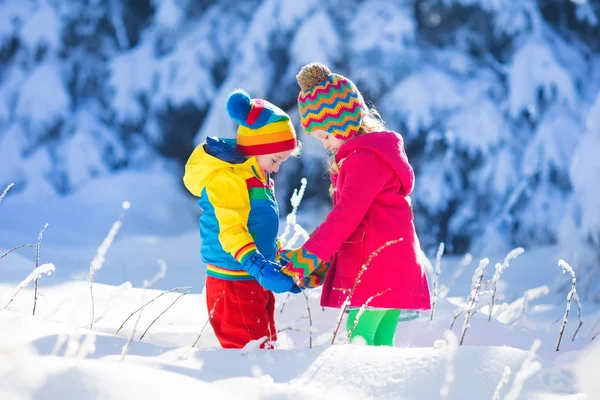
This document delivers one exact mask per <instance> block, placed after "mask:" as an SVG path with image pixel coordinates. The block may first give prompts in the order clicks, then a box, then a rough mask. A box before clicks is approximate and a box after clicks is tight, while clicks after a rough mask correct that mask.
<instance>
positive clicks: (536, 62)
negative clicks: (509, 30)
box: [509, 40, 578, 116]
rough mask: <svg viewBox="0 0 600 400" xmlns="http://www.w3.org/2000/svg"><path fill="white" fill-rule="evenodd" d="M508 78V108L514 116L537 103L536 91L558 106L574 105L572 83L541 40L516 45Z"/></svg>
mask: <svg viewBox="0 0 600 400" xmlns="http://www.w3.org/2000/svg"><path fill="white" fill-rule="evenodd" d="M509 80H510V97H509V109H510V112H511V114H512V115H513V116H517V115H518V114H519V113H521V112H522V111H524V110H527V109H528V108H529V107H534V108H537V107H538V106H540V104H538V101H537V98H538V91H541V94H542V99H543V100H544V101H546V102H549V101H552V100H556V101H557V102H558V104H559V105H560V106H564V107H569V108H571V109H575V108H576V107H577V97H578V96H577V91H576V89H575V84H574V82H573V81H572V79H571V77H570V76H569V73H568V71H567V70H566V69H565V68H564V67H563V66H562V65H560V64H559V63H558V62H557V61H556V59H555V57H554V56H553V54H552V52H551V50H550V49H548V47H546V46H545V45H544V44H543V43H539V42H536V41H535V40H532V41H529V42H527V43H525V44H524V45H522V46H521V47H520V48H519V50H518V51H517V52H516V54H515V56H514V58H513V61H512V65H511V66H510V70H509Z"/></svg>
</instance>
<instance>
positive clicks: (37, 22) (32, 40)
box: [19, 5, 62, 51]
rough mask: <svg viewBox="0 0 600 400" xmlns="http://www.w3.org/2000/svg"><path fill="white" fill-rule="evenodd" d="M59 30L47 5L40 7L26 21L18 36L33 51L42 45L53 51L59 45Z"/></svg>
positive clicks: (51, 9)
mask: <svg viewBox="0 0 600 400" xmlns="http://www.w3.org/2000/svg"><path fill="white" fill-rule="evenodd" d="M61 28H62V26H61V23H60V19H59V17H58V15H56V12H55V10H54V9H53V8H52V7H50V6H48V5H42V6H40V7H39V8H38V9H36V10H35V12H34V13H33V15H31V16H30V17H29V18H28V19H27V22H25V25H24V26H23V28H22V29H21V31H20V35H19V36H20V38H21V39H22V40H23V42H25V43H26V44H27V45H28V46H29V47H31V48H32V49H34V50H35V49H36V47H38V46H42V45H43V46H47V47H48V48H49V49H50V50H52V51H55V50H57V49H59V48H60V45H61V41H60V40H61V35H62V32H61Z"/></svg>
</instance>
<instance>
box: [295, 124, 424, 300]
mask: <svg viewBox="0 0 600 400" xmlns="http://www.w3.org/2000/svg"><path fill="white" fill-rule="evenodd" d="M336 161H337V162H338V164H339V165H340V172H339V174H337V175H332V182H333V185H334V187H335V192H334V196H333V204H334V207H333V210H332V211H331V212H330V213H329V215H328V216H327V219H326V220H325V222H323V224H321V225H320V226H319V228H318V229H317V231H316V232H315V233H314V234H313V236H312V237H311V238H310V239H309V240H308V241H307V242H306V244H305V245H304V248H305V249H306V250H308V251H309V252H311V253H313V254H315V255H317V256H318V257H319V258H320V259H322V260H330V259H331V260H332V265H331V268H330V269H329V271H328V272H327V277H326V278H325V283H324V285H323V294H322V296H321V305H322V306H325V307H336V308H339V307H341V306H342V304H343V302H344V300H345V299H346V297H347V296H348V293H349V290H350V288H351V287H352V286H353V284H354V281H355V280H356V277H357V275H358V272H359V270H360V268H361V266H362V265H363V264H365V262H366V261H367V259H368V258H369V256H370V255H371V254H372V253H373V252H374V251H375V250H377V249H378V248H379V247H381V246H382V245H383V244H385V243H386V242H388V241H391V240H395V239H399V238H401V239H402V240H401V241H400V242H399V243H396V244H393V245H391V246H389V247H387V248H385V249H383V250H382V251H381V252H380V253H379V255H378V256H377V257H375V258H373V260H372V261H371V263H370V264H369V266H368V268H367V269H366V271H365V272H364V273H363V275H362V278H361V281H360V283H359V284H358V286H357V288H356V290H355V292H354V295H353V296H352V299H351V305H352V306H362V305H363V304H365V303H366V302H367V300H368V299H369V298H370V297H371V296H374V295H376V294H378V293H383V294H382V295H380V296H378V297H376V298H374V299H372V300H371V301H370V302H369V304H368V305H369V306H371V307H377V308H400V309H411V310H428V309H429V308H430V299H429V287H428V284H427V276H426V275H425V271H424V269H423V267H422V265H421V264H420V263H419V261H418V258H417V254H418V251H419V247H420V245H419V240H418V238H417V235H416V232H415V226H414V224H413V215H412V207H411V202H410V197H409V196H408V195H409V194H410V193H411V192H412V190H413V185H414V173H413V170H412V168H411V166H410V164H409V163H408V159H407V157H406V153H405V151H404V144H403V140H402V136H400V135H399V134H397V133H395V132H373V133H369V134H366V135H361V136H358V137H355V138H353V139H352V140H350V141H348V142H346V143H345V144H344V145H343V146H342V147H341V148H340V149H339V150H338V152H337V154H336Z"/></svg>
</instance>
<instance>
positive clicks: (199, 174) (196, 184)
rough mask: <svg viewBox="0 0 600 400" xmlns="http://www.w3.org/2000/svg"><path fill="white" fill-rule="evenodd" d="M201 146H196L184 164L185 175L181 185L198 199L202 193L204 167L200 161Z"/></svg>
mask: <svg viewBox="0 0 600 400" xmlns="http://www.w3.org/2000/svg"><path fill="white" fill-rule="evenodd" d="M203 152H204V151H203V149H202V145H199V146H197V147H196V148H195V149H194V151H193V152H192V155H191V156H190V158H189V159H188V161H187V162H186V164H185V173H184V175H183V184H184V185H185V187H186V188H187V190H189V191H190V193H191V194H193V195H194V196H196V197H200V193H202V185H201V184H200V182H202V178H203V176H204V175H205V172H204V171H205V170H206V165H203V164H202V163H201V162H200V160H201V159H202V154H203Z"/></svg>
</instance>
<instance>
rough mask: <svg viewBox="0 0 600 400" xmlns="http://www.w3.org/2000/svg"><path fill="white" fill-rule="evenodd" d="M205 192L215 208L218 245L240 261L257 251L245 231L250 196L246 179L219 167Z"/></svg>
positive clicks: (246, 229) (248, 233) (250, 237)
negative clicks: (219, 169) (220, 169)
mask: <svg viewBox="0 0 600 400" xmlns="http://www.w3.org/2000/svg"><path fill="white" fill-rule="evenodd" d="M206 194H207V196H208V201H209V202H210V203H211V204H212V206H213V207H214V210H215V216H216V217H217V222H218V224H219V242H220V243H221V246H223V249H224V250H225V251H226V252H228V253H230V254H231V255H232V256H233V257H235V258H236V259H237V260H238V261H239V262H243V260H244V258H245V257H246V256H248V255H249V254H250V253H252V252H254V251H257V248H256V244H255V243H254V239H253V238H252V236H251V235H250V232H248V216H249V214H250V196H249V194H248V188H247V186H246V181H245V180H244V179H243V178H242V177H240V176H238V175H236V174H235V173H233V172H231V171H228V170H223V171H219V172H217V173H216V174H215V175H214V176H213V177H212V178H211V179H210V181H209V182H208V184H207V185H206Z"/></svg>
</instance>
